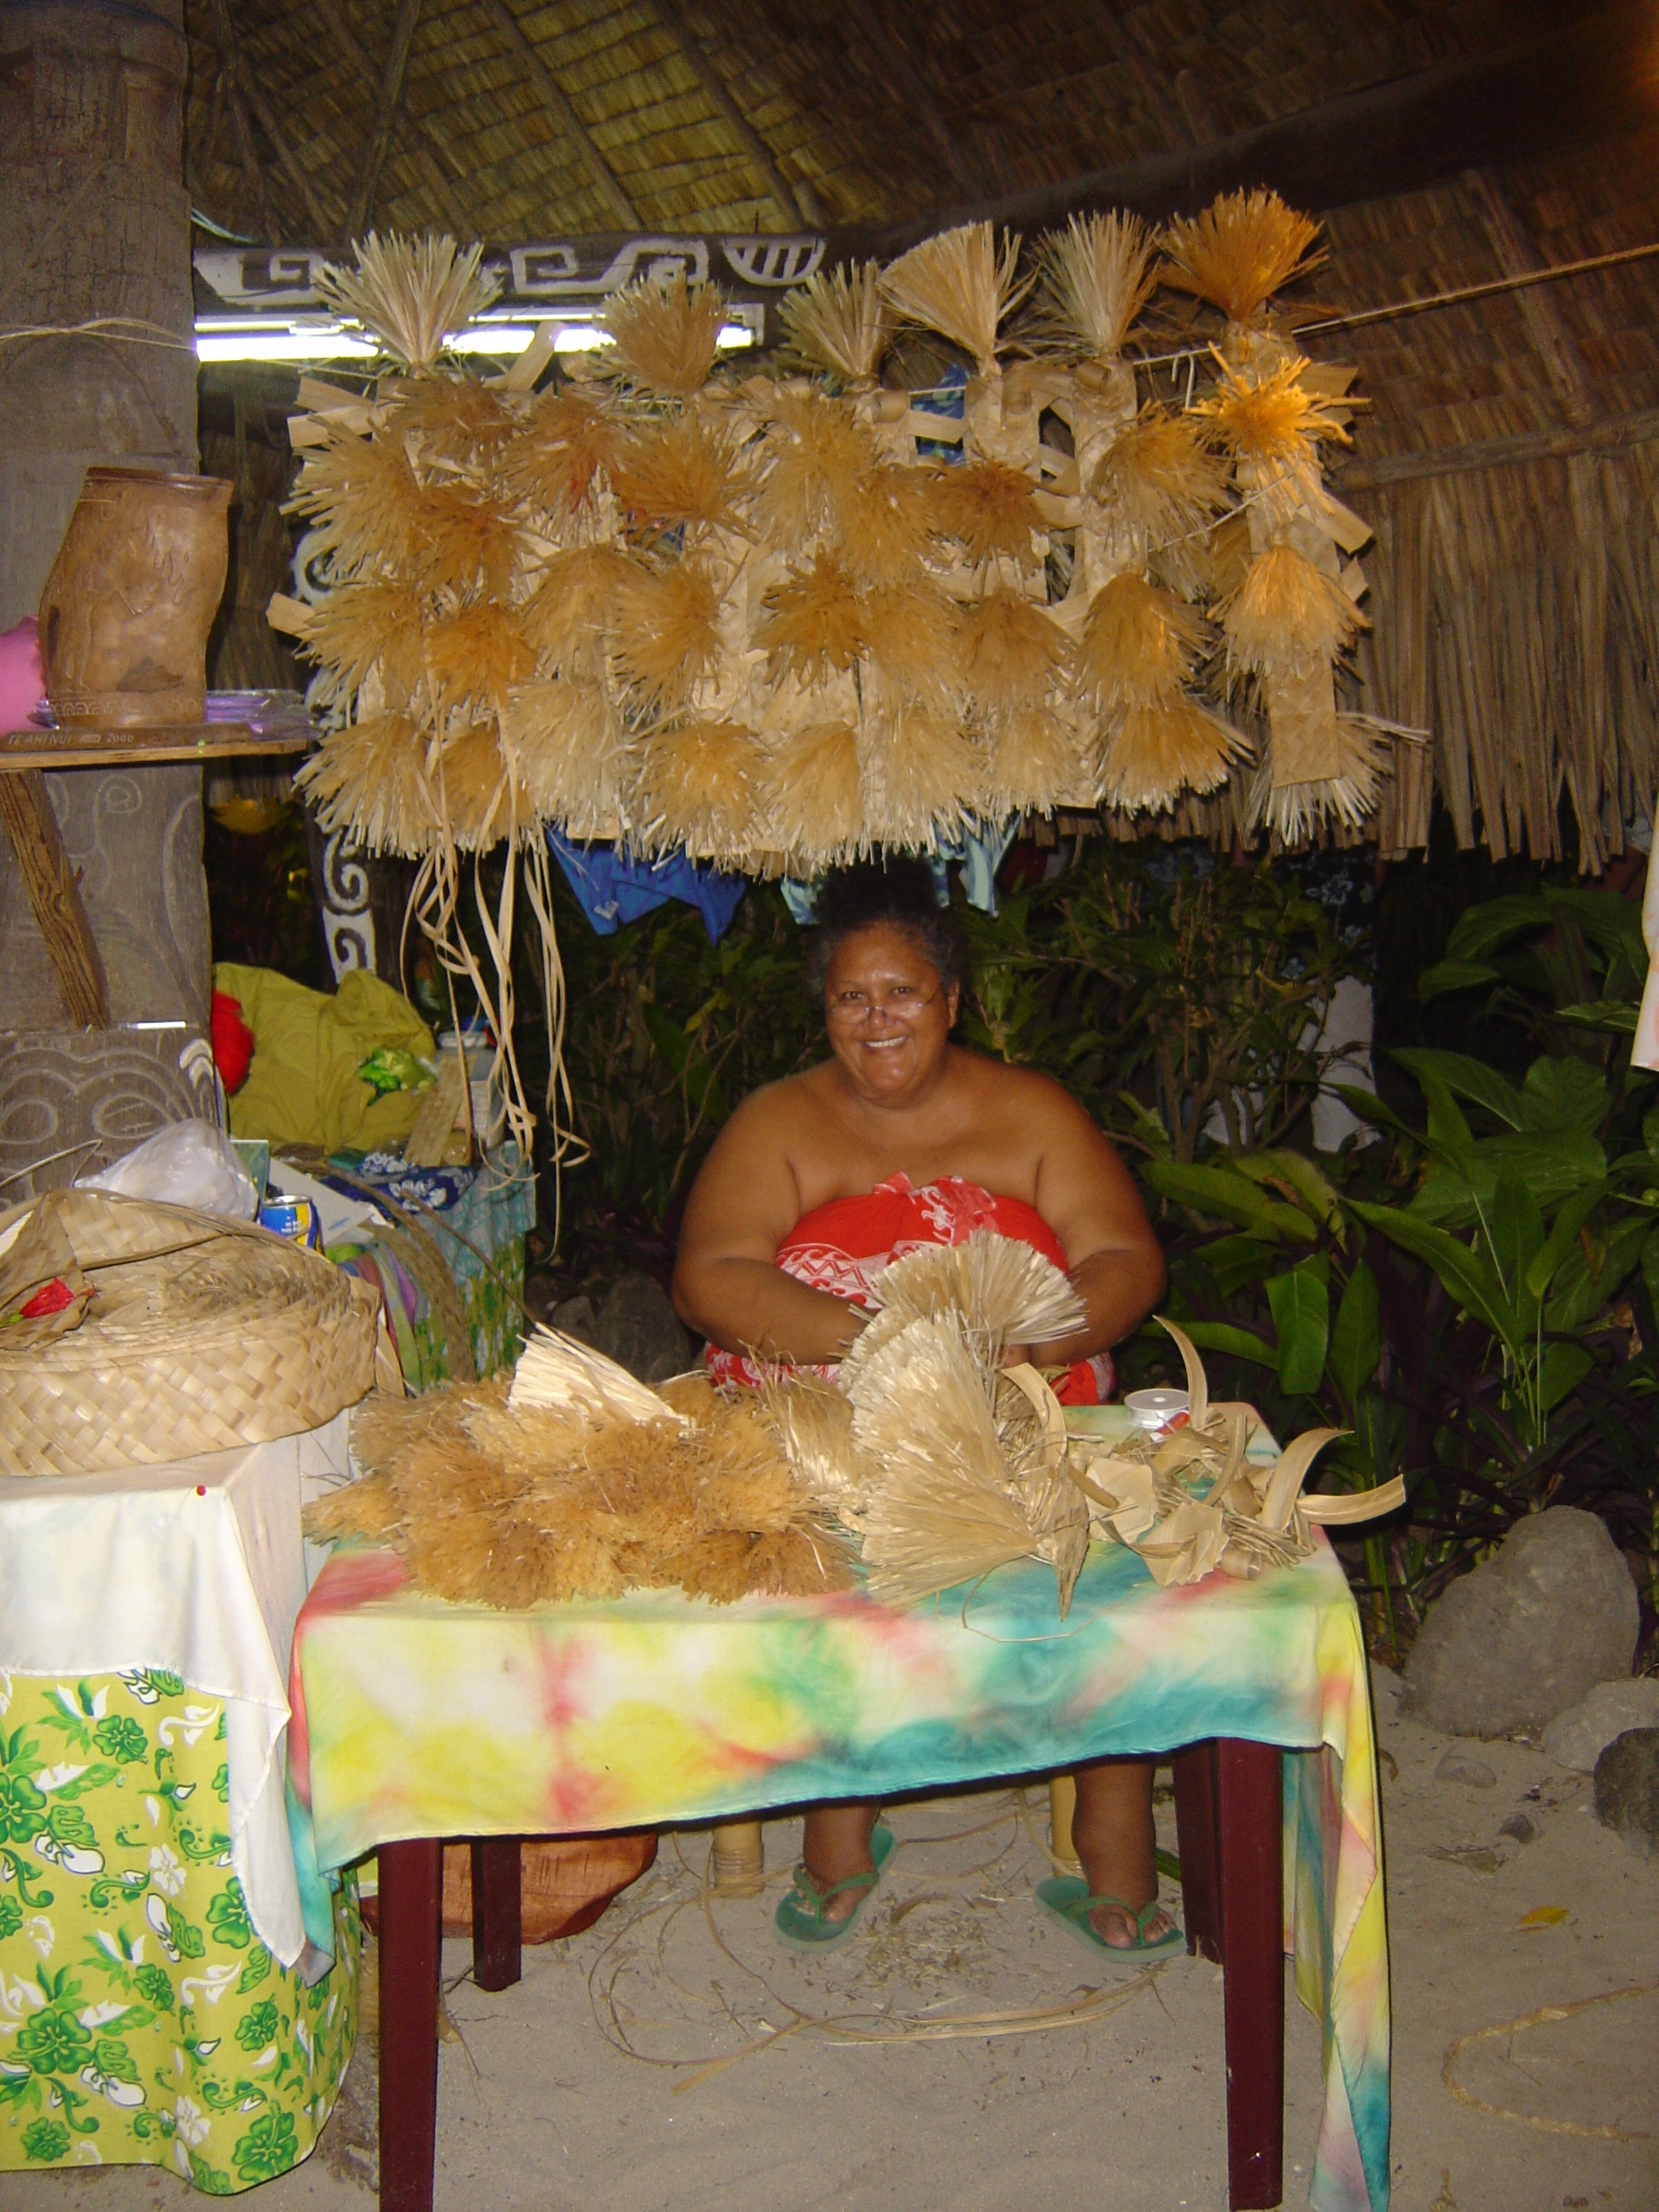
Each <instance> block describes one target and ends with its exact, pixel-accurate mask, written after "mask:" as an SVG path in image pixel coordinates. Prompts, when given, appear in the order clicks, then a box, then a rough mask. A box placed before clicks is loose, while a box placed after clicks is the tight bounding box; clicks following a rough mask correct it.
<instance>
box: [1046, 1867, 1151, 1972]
mask: <svg viewBox="0 0 1659 2212" xmlns="http://www.w3.org/2000/svg"><path fill="white" fill-rule="evenodd" d="M1036 1898H1037V1903H1038V1904H1039V1905H1041V1906H1042V1909H1043V1911H1045V1912H1046V1913H1048V1916H1049V1917H1050V1918H1051V1919H1054V1920H1057V1921H1059V1923H1060V1926H1061V1927H1062V1928H1064V1929H1067V1930H1069V1932H1070V1933H1071V1934H1072V1935H1073V1936H1076V1937H1077V1939H1078V1941H1079V1942H1080V1943H1086V1944H1087V1945H1088V1947H1089V1948H1090V1950H1091V1951H1092V1952H1093V1953H1094V1954H1096V1956H1097V1958H1105V1959H1108V1960H1113V1961H1115V1963H1116V1964H1117V1965H1119V1966H1140V1965H1142V1964H1143V1963H1144V1962H1145V1961H1146V1960H1148V1959H1163V1958H1167V1957H1168V1956H1169V1954H1170V1952H1171V1951H1176V1950H1179V1949H1181V1948H1182V1947H1183V1946H1184V1945H1185V1943H1186V1941H1187V1938H1186V1935H1185V1933H1184V1932H1183V1931H1182V1929H1179V1928H1171V1929H1170V1931H1169V1933H1168V1934H1167V1935H1164V1936H1158V1938H1157V1939H1156V1940H1155V1941H1154V1942H1147V1940H1146V1923H1147V1922H1148V1921H1149V1920H1151V1919H1152V1917H1153V1916H1154V1914H1156V1912H1157V1911H1158V1899H1157V1898H1153V1899H1152V1902H1151V1904H1150V1905H1142V1906H1141V1907H1140V1909H1139V1911H1136V1909H1135V1907H1134V1906H1133V1905H1126V1904H1125V1903H1124V1901H1123V1899H1121V1897H1103V1896H1095V1895H1091V1893H1090V1889H1089V1885H1088V1883H1087V1882H1086V1881H1081V1880H1079V1877H1078V1876H1077V1875H1051V1876H1050V1877H1049V1879H1048V1881H1040V1882H1039V1883H1038V1884H1037V1886H1036ZM1097 1905H1115V1906H1116V1907H1117V1909H1118V1911H1120V1912H1125V1913H1127V1915H1128V1917H1129V1918H1130V1919H1131V1920H1132V1921H1133V1923H1134V1930H1135V1940H1134V1942H1133V1943H1109V1942H1107V1941H1106V1938H1105V1937H1104V1936H1103V1935H1101V1934H1100V1933H1099V1932H1098V1930H1097V1929H1095V1928H1093V1927H1092V1926H1091V1924H1090V1920H1089V1915H1090V1914H1091V1912H1092V1911H1094V1910H1095V1908H1096V1906H1097Z"/></svg>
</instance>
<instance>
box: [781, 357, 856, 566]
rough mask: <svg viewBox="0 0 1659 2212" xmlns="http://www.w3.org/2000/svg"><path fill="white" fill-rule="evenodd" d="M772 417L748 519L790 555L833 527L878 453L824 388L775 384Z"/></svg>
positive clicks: (854, 496)
mask: <svg viewBox="0 0 1659 2212" xmlns="http://www.w3.org/2000/svg"><path fill="white" fill-rule="evenodd" d="M771 416H772V420H771V422H770V423H769V426H768V428H767V433H766V440H765V445H764V448H763V459H762V475H761V483H760V489H759V492H758V494H757V498H756V501H755V520H756V522H757V526H758V527H759V529H760V532H761V534H762V537H763V540H764V542H765V543H766V544H769V545H775V546H778V547H780V548H781V550H784V551H785V552H791V553H793V552H794V551H796V550H798V549H799V548H800V547H801V546H803V545H805V544H807V543H808V542H809V541H810V540H811V539H812V538H814V537H815V536H816V535H817V532H820V531H821V530H823V529H824V528H826V527H829V526H833V524H834V521H835V519H836V515H837V514H838V513H839V512H840V511H841V509H842V507H845V506H846V504H847V503H848V501H849V500H852V499H854V498H856V497H857V495H858V491H859V487H860V482H861V480H862V479H864V478H865V477H869V476H871V475H872V473H873V472H874V471H876V470H877V469H878V467H879V465H880V455H879V453H878V451H877V448H876V444H875V441H874V440H873V439H872V437H871V435H870V433H869V431H868V430H867V429H866V428H865V427H864V426H863V424H862V423H860V422H859V421H858V420H857V418H856V417H855V416H854V414H853V412H852V410H851V409H850V408H848V406H847V405H846V404H844V403H843V402H842V401H840V400H836V399H832V398H830V397H829V394H828V393H827V392H793V391H790V390H787V389H784V388H781V389H780V390H779V391H778V392H776V393H775V395H774V396H773V398H772V401H771Z"/></svg>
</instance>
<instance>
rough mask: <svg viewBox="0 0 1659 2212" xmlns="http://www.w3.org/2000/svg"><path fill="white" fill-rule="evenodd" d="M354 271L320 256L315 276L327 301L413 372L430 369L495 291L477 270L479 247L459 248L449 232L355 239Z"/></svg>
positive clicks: (494, 282)
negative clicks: (450, 339) (446, 343)
mask: <svg viewBox="0 0 1659 2212" xmlns="http://www.w3.org/2000/svg"><path fill="white" fill-rule="evenodd" d="M352 252H354V253H355V254H356V257H357V266H356V269H355V270H353V269H341V268H337V267H336V265H335V264H334V263H332V262H331V261H325V263H324V264H323V266H322V268H321V270H319V273H318V276H317V277H316V280H315V281H316V288H317V291H318V293H319V295H320V297H321V299H322V300H323V301H324V304H325V306H327V307H333V308H335V309H337V311H338V313H341V314H342V315H345V316H348V317H349V318H350V319H352V320H353V321H355V322H359V323H361V324H362V326H363V328H364V329H365V330H367V331H370V332H371V333H372V334H373V335H374V337H377V338H379V340H380V343H381V344H382V345H383V346H384V347H385V348H386V351H387V352H388V353H389V354H391V355H392V356H393V357H394V359H396V360H398V361H400V362H403V364H404V367H405V368H412V369H415V370H416V371H417V372H418V371H419V370H422V369H427V368H431V366H432V364H433V362H435V361H436V360H437V358H438V356H439V355H440V354H441V352H442V351H443V348H444V341H445V340H446V338H447V337H451V336H453V333H454V332H455V331H459V330H464V329H465V327H466V325H467V324H468V323H470V322H471V319H472V318H473V317H474V316H475V315H477V314H479V313H482V312H483V309H484V308H485V307H488V306H489V303H490V301H492V300H493V299H494V298H495V295H496V293H497V292H498V291H499V290H500V289H501V280H500V278H499V277H497V276H492V275H490V274H489V272H488V271H487V270H483V269H481V268H480V266H479V263H480V262H481V261H482V259H483V246H469V247H468V248H467V250H466V252H465V253H462V252H458V250H457V248H456V245H455V241H454V240H453V238H449V237H443V238H432V237H426V238H404V237H398V236H396V235H393V236H391V237H387V238H382V237H381V236H380V233H379V232H378V231H373V230H372V231H370V233H369V234H368V237H367V238H360V239H355V240H353V241H352Z"/></svg>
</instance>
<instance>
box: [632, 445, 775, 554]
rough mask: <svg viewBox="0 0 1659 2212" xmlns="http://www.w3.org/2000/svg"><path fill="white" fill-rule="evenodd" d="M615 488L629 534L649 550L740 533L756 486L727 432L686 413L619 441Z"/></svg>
mask: <svg viewBox="0 0 1659 2212" xmlns="http://www.w3.org/2000/svg"><path fill="white" fill-rule="evenodd" d="M753 488H754V487H753V483H752V481H751V479H750V475H749V472H748V471H747V469H746V468H745V467H744V466H743V465H741V463H740V461H739V459H738V449H737V444H736V441H735V438H734V436H733V435H732V431H731V429H730V428H729V427H727V426H725V425H721V424H719V423H716V422H711V421H710V420H709V419H708V416H706V415H702V414H693V413H689V412H688V413H686V414H684V415H680V416H674V417H671V419H670V420H668V421H667V422H658V423H654V424H653V425H652V426H651V427H650V428H647V429H643V430H639V431H636V432H635V433H633V434H632V435H629V436H627V437H625V438H623V439H621V440H619V441H618V442H617V449H616V452H615V453H614V454H613V456H612V458H611V489H613V490H614V492H615V493H616V495H617V506H618V507H620V508H621V510H622V513H623V521H624V527H625V528H626V530H627V532H628V534H629V537H630V538H632V539H634V540H635V541H636V542H639V543H641V544H646V545H651V544H654V543H655V542H656V541H657V540H658V539H659V538H665V537H667V536H669V535H671V533H673V532H677V531H684V532H687V533H689V538H690V539H691V540H695V539H696V538H697V537H698V536H700V535H704V534H706V533H708V532H710V531H715V530H721V531H732V530H738V529H739V528H740V527H741V526H742V523H743V519H744V509H745V506H746V502H747V501H748V499H749V496H750V492H751V491H752V490H753Z"/></svg>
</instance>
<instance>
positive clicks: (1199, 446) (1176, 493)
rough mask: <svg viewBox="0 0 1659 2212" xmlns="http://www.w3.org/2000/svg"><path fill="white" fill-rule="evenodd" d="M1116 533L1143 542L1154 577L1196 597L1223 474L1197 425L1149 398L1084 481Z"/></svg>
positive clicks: (1220, 507) (1219, 509)
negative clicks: (1155, 575) (1086, 481)
mask: <svg viewBox="0 0 1659 2212" xmlns="http://www.w3.org/2000/svg"><path fill="white" fill-rule="evenodd" d="M1088 489H1089V492H1090V495H1091V497H1092V498H1093V500H1094V501H1095V503H1096V504H1097V507H1099V508H1100V510H1101V513H1102V514H1103V517H1104V518H1105V520H1106V524H1107V527H1108V529H1109V531H1110V532H1112V533H1113V534H1114V535H1115V536H1119V537H1121V538H1125V539H1127V540H1129V541H1131V542H1133V544H1137V545H1139V546H1141V547H1144V548H1145V555H1144V557H1145V560H1146V564H1147V565H1148V566H1149V567H1151V568H1152V570H1153V573H1154V574H1157V575H1158V577H1159V579H1160V580H1163V581H1166V582H1167V583H1168V584H1169V585H1170V586H1171V587H1172V588H1175V589H1176V590H1178V591H1179V592H1181V594H1182V597H1184V598H1187V599H1194V598H1199V597H1201V596H1203V590H1204V586H1205V584H1206V580H1207V577H1206V545H1207V544H1208V543H1209V541H1210V539H1211V538H1212V525H1213V524H1214V523H1215V522H1216V520H1217V519H1218V516H1219V515H1220V514H1221V513H1223V511H1224V510H1225V507H1226V505H1227V501H1228V491H1227V475H1226V471H1225V468H1224V466H1223V465H1222V463H1221V461H1220V459H1218V456H1217V455H1216V454H1215V453H1213V452H1212V450H1211V448H1210V447H1209V446H1208V444H1207V443H1206V441H1205V438H1204V435H1203V432H1202V428H1201V426H1200V424H1199V423H1198V422H1194V420H1193V419H1192V418H1191V417H1190V416H1185V415H1176V414H1173V413H1171V412H1170V410H1169V409H1168V408H1166V407H1164V406H1161V405H1159V404H1158V402H1157V401H1156V400H1150V401H1148V403H1147V404H1146V406H1145V407H1143V408H1142V409H1141V410H1140V412H1139V414H1138V415H1137V416H1135V417H1134V419H1133V421H1132V422H1127V423H1126V424H1125V425H1124V426H1123V428H1121V430H1119V431H1118V432H1117V434H1116V435H1115V437H1113V438H1112V440H1111V441H1110V442H1109V445H1108V446H1107V447H1106V448H1105V451H1104V452H1103V453H1102V455H1101V457H1100V459H1099V462H1098V463H1097V465H1096V468H1095V471H1094V474H1093V476H1092V477H1091V479H1090V481H1089V484H1088Z"/></svg>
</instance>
